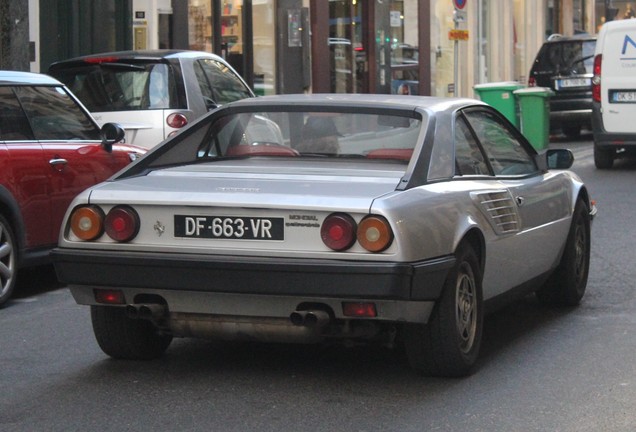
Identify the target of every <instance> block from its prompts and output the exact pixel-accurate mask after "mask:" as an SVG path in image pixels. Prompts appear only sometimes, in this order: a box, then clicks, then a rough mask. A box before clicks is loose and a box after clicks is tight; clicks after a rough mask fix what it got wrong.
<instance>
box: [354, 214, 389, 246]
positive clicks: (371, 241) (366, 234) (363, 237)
mask: <svg viewBox="0 0 636 432" xmlns="http://www.w3.org/2000/svg"><path fill="white" fill-rule="evenodd" d="M392 242H393V230H392V229H391V226H390V225H389V222H387V220H386V219H384V218H383V217H382V216H367V217H366V218H364V219H362V221H361V222H360V224H359V225H358V243H360V245H361V246H362V247H363V248H365V249H366V250H368V251H369V252H382V251H383V250H385V249H386V248H388V247H389V246H391V243H392Z"/></svg>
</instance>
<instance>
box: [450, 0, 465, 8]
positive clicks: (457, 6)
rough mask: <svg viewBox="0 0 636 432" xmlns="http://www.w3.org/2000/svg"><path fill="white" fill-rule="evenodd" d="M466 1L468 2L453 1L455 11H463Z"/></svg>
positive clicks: (461, 0)
mask: <svg viewBox="0 0 636 432" xmlns="http://www.w3.org/2000/svg"><path fill="white" fill-rule="evenodd" d="M467 1H468V0H453V5H454V6H455V9H464V7H465V6H466V2H467Z"/></svg>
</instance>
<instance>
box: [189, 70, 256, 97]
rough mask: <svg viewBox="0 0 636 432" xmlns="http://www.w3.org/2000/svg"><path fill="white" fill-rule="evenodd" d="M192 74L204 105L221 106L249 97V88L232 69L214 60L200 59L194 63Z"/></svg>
mask: <svg viewBox="0 0 636 432" xmlns="http://www.w3.org/2000/svg"><path fill="white" fill-rule="evenodd" d="M194 72H195V74H196V77H197V81H198V82H199V87H200V88H201V93H202V94H203V97H204V98H207V99H208V100H206V105H208V108H211V105H214V104H218V105H223V104H226V103H229V102H234V101H236V100H239V99H245V98H248V97H251V96H252V94H251V92H250V90H249V88H248V87H247V86H246V85H245V84H244V83H243V81H242V80H241V79H240V78H239V76H238V75H236V73H234V71H232V69H230V68H228V67H227V66H226V65H225V64H223V63H221V62H219V61H216V60H214V59H201V60H197V61H196V62H195V63H194Z"/></svg>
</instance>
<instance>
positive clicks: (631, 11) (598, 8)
mask: <svg viewBox="0 0 636 432" xmlns="http://www.w3.org/2000/svg"><path fill="white" fill-rule="evenodd" d="M595 12H596V30H597V31H598V30H600V27H601V26H602V25H603V24H604V23H605V22H607V21H614V20H619V19H632V18H636V1H634V0H596V3H595Z"/></svg>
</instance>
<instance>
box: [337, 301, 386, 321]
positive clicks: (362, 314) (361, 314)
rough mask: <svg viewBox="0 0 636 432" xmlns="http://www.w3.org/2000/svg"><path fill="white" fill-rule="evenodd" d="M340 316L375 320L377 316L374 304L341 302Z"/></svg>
mask: <svg viewBox="0 0 636 432" xmlns="http://www.w3.org/2000/svg"><path fill="white" fill-rule="evenodd" d="M342 314H343V315H344V316H348V317H357V318H375V317H377V316H378V312H377V311H376V309H375V303H355V302H343V303H342Z"/></svg>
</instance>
